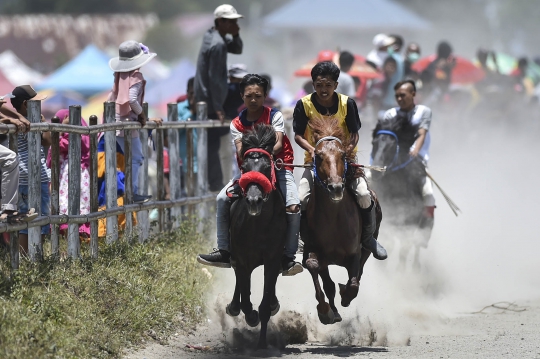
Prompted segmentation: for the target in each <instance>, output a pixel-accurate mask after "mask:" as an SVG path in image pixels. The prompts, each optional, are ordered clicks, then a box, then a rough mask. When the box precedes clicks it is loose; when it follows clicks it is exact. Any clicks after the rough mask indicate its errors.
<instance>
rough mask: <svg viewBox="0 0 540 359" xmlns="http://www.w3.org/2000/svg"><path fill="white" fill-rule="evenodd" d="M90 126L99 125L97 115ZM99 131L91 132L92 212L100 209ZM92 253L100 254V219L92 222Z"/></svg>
mask: <svg viewBox="0 0 540 359" xmlns="http://www.w3.org/2000/svg"><path fill="white" fill-rule="evenodd" d="M89 120H90V126H95V125H97V120H98V118H97V116H96V115H92V116H90V119H89ZM97 136H98V135H97V133H92V134H90V168H89V172H90V213H94V212H97V211H98V208H99V204H98V194H99V188H98V153H97V147H98V146H97V144H98V140H97ZM90 255H91V256H92V258H97V256H98V221H97V220H93V221H91V222H90Z"/></svg>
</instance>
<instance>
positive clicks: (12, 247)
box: [9, 133, 19, 277]
mask: <svg viewBox="0 0 540 359" xmlns="http://www.w3.org/2000/svg"><path fill="white" fill-rule="evenodd" d="M17 137H18V136H17V134H16V133H11V134H10V135H9V149H10V150H12V151H13V152H15V153H17V152H18V149H17V148H18V145H17ZM9 254H10V258H11V277H13V275H14V274H15V272H17V270H18V269H19V232H10V233H9Z"/></svg>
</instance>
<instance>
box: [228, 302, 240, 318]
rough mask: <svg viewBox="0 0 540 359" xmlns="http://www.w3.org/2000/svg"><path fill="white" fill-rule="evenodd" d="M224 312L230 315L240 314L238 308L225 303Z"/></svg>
mask: <svg viewBox="0 0 540 359" xmlns="http://www.w3.org/2000/svg"><path fill="white" fill-rule="evenodd" d="M225 312H226V313H227V314H228V315H230V316H231V317H237V316H238V314H240V308H238V310H235V309H233V308H232V304H227V307H226V308H225Z"/></svg>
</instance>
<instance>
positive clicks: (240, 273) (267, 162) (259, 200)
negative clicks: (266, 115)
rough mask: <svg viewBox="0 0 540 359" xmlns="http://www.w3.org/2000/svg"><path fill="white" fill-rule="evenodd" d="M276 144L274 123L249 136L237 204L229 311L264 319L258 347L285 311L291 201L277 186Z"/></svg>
mask: <svg viewBox="0 0 540 359" xmlns="http://www.w3.org/2000/svg"><path fill="white" fill-rule="evenodd" d="M275 143H276V134H275V132H274V129H273V128H272V126H268V125H259V126H257V127H256V128H255V129H254V130H253V131H250V132H247V133H245V134H244V136H243V137H242V157H243V163H242V167H241V170H242V176H241V177H240V181H239V184H240V187H241V188H242V193H243V196H242V197H241V198H240V199H238V200H237V201H235V202H234V203H233V205H232V206H231V226H230V233H231V265H232V266H233V268H234V272H235V274H236V286H235V288H234V296H233V299H232V301H231V303H230V304H228V305H227V314H229V315H231V316H237V315H238V314H240V310H242V312H244V314H245V318H246V322H247V324H248V325H249V326H251V327H255V326H257V325H258V324H259V323H261V332H260V336H259V343H258V348H266V346H267V343H266V331H267V325H268V320H269V319H270V316H271V315H275V314H276V313H277V312H278V311H279V301H278V299H277V297H276V282H277V277H278V275H279V274H280V273H281V257H282V255H283V247H284V245H285V231H286V229H287V219H286V217H285V216H286V213H285V202H284V201H283V198H282V196H281V194H280V193H279V192H278V191H277V190H276V187H275V185H276V176H275V168H274V162H273V159H272V155H271V153H272V149H273V147H274V145H275ZM260 265H264V295H263V299H262V301H261V304H260V306H259V313H257V311H256V310H253V306H252V304H251V301H250V295H251V291H250V290H251V273H252V272H253V270H254V269H255V268H257V267H258V266H260ZM259 316H260V319H259Z"/></svg>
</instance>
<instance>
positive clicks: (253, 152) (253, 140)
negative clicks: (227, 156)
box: [239, 125, 276, 216]
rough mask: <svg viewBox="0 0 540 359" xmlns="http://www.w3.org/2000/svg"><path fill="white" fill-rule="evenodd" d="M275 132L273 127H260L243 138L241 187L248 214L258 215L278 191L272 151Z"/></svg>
mask: <svg viewBox="0 0 540 359" xmlns="http://www.w3.org/2000/svg"><path fill="white" fill-rule="evenodd" d="M275 143H276V133H275V131H274V129H273V128H272V126H268V125H258V126H256V127H255V128H254V129H253V130H251V131H248V132H247V133H245V134H244V135H243V136H242V153H241V154H242V158H243V161H242V166H241V170H242V176H241V177H240V181H239V184H240V187H241V188H242V191H243V194H244V198H245V201H246V204H247V208H248V213H249V214H250V215H252V216H258V215H260V214H261V212H262V207H263V204H264V202H266V201H267V200H268V198H269V196H270V192H272V191H273V190H274V189H275V181H276V178H275V172H274V171H275V170H274V161H273V159H272V155H271V153H272V149H273V148H274V144H275Z"/></svg>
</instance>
